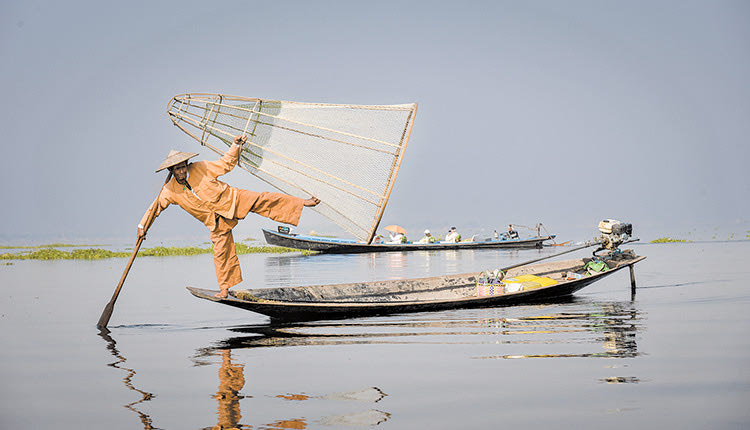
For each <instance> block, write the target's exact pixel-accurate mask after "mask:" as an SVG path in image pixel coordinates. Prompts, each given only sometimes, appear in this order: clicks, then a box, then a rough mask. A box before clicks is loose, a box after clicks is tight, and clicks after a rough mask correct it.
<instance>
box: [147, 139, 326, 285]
mask: <svg viewBox="0 0 750 430" xmlns="http://www.w3.org/2000/svg"><path fill="white" fill-rule="evenodd" d="M246 141H247V136H245V135H240V136H237V137H235V138H234V145H232V146H231V148H229V150H227V152H225V153H224V156H223V157H221V158H220V159H219V160H217V161H198V162H194V163H188V160H189V159H191V158H193V157H195V156H197V155H198V154H194V153H189V152H180V151H174V150H172V151H170V152H169V155H168V156H167V159H166V160H164V162H163V163H161V165H160V166H159V168H158V169H157V170H156V171H157V172H160V171H162V170H164V169H169V171H170V172H171V174H172V175H173V176H174V177H173V178H172V179H171V180H169V181H168V182H167V183H166V184H164V187H163V188H162V190H161V192H160V193H159V196H158V197H157V198H156V200H154V202H153V203H152V204H151V206H150V207H149V209H148V211H146V214H145V215H144V216H143V218H142V219H141V222H140V223H139V224H138V238H141V237H143V238H144V239H145V236H146V230H147V229H148V227H149V226H150V225H147V224H148V223H149V218H150V215H151V214H150V213H151V211H153V215H152V216H153V218H151V219H152V220H153V219H155V218H156V217H157V216H159V214H160V213H161V212H162V211H163V210H164V209H166V208H167V207H168V206H169V205H170V204H177V205H179V206H180V207H181V208H183V209H184V210H185V211H186V212H188V213H189V214H190V215H192V216H194V217H195V218H196V219H198V221H200V222H202V223H203V224H205V225H206V227H208V229H209V230H210V231H211V242H213V244H214V266H215V269H216V280H217V281H218V283H219V289H220V291H219V293H217V294H216V297H217V298H225V297H227V295H228V294H229V288H231V287H233V286H235V285H237V284H239V283H240V282H242V271H241V270H240V262H239V259H238V258H237V253H236V251H235V247H234V237H233V236H232V229H233V228H234V227H235V226H236V225H237V222H238V220H241V219H244V218H245V216H247V214H248V213H249V212H255V213H257V214H259V215H263V216H265V217H267V218H270V219H272V220H274V221H278V222H281V223H285V224H292V225H295V226H296V225H297V224H298V223H299V219H300V216H301V215H302V208H303V207H312V206H316V205H317V204H318V203H320V200H319V199H317V198H315V197H310V198H309V199H307V200H305V199H302V198H299V197H294V196H290V195H288V194H282V193H268V192H262V193H257V192H254V191H248V190H243V189H239V188H235V187H231V186H229V185H227V184H225V183H224V182H221V181H219V180H218V179H216V178H217V177H218V176H221V175H223V174H226V173H228V172H230V171H231V170H232V169H233V168H234V166H236V165H237V161H238V159H239V156H240V153H241V151H242V145H243V144H244V143H245V142H246Z"/></svg>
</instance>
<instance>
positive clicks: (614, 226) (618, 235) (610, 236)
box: [599, 219, 633, 249]
mask: <svg viewBox="0 0 750 430" xmlns="http://www.w3.org/2000/svg"><path fill="white" fill-rule="evenodd" d="M599 232H600V233H601V235H600V236H599V243H600V244H601V247H602V248H604V249H617V247H618V246H620V244H622V243H623V242H625V241H626V240H628V239H630V236H631V235H632V234H633V225H632V224H630V223H625V222H620V221H618V220H616V219H605V220H602V221H601V222H600V223H599Z"/></svg>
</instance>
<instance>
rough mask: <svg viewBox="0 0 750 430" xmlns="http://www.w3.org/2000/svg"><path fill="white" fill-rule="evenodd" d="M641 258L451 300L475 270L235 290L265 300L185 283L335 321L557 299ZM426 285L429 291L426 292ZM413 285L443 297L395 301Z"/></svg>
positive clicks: (285, 312)
mask: <svg viewBox="0 0 750 430" xmlns="http://www.w3.org/2000/svg"><path fill="white" fill-rule="evenodd" d="M645 258H646V257H634V258H631V259H628V260H625V261H622V262H619V263H618V264H617V266H616V267H614V268H611V269H610V270H608V271H605V272H602V273H598V274H594V275H591V276H586V277H583V278H581V279H576V280H569V281H564V282H559V283H557V284H555V285H550V286H547V287H542V288H536V289H532V290H529V291H519V292H514V293H506V294H500V295H494V296H486V297H480V296H464V297H456V298H451V297H449V294H446V293H450V292H452V291H459V290H461V291H462V294H463V292H465V291H468V290H471V289H472V288H473V289H476V277H475V276H476V274H462V275H451V276H443V277H434V278H421V279H405V280H397V281H378V282H367V283H354V284H336V285H321V286H313V287H290V288H273V289H257V290H241V291H247V292H249V293H252V294H255V295H257V296H260V297H271V298H273V297H278V299H265V298H257V297H255V296H251V297H252V300H248V299H241V298H238V297H235V296H232V295H230V296H229V297H227V298H224V299H219V298H216V297H214V294H216V293H217V291H212V290H204V289H199V288H194V287H188V290H189V291H190V293H192V294H193V295H194V296H196V297H198V298H201V299H206V300H210V301H213V302H217V303H221V304H224V305H228V306H233V307H237V308H240V309H245V310H248V311H252V312H256V313H259V314H263V315H266V316H269V317H271V319H273V320H281V321H307V320H320V319H339V318H350V317H360V316H372V315H385V314H394V313H407V312H427V311H440V310H447V309H457V308H475V307H491V306H510V305H518V304H529V303H535V302H547V301H550V300H554V299H558V298H563V297H568V296H570V295H572V294H573V293H575V292H576V291H578V290H580V289H582V288H584V287H586V286H588V285H590V284H592V283H594V282H596V281H598V280H601V279H603V278H604V277H607V276H609V275H611V274H613V273H615V272H617V271H619V270H622V269H624V268H626V267H631V266H633V265H634V264H635V263H637V262H639V261H641V260H643V259H645ZM570 261H581V260H570ZM561 263H565V262H561ZM558 265H559V263H558ZM534 267H535V266H527V268H522V271H521V272H518V273H532V274H533V273H539V274H543V273H542V272H540V271H534ZM536 267H544V268H547V267H553V270H559V269H554V268H555V267H562V266H552V265H550V264H549V263H545V264H540V265H536ZM510 273H511V272H509V275H510ZM549 273H551V272H549ZM513 276H516V275H513ZM430 288H432V289H431V290H429V289H430ZM417 289H420V290H421V291H423V292H424V291H428V290H429V291H430V292H431V293H432V295H434V296H440V295H443V296H444V297H439V298H436V299H430V298H429V297H428V298H427V299H424V300H400V299H399V298H398V296H399V293H403V294H407V293H409V292H411V293H414V292H415V291H417ZM386 290H387V291H386ZM367 291H370V292H371V293H370V294H369V296H367V295H366V294H363V293H362V292H367ZM384 291H385V292H384ZM329 293H330V294H336V295H339V296H341V295H346V294H356V301H354V300H353V299H352V301H349V300H348V298H347V297H344V296H341V297H342V298H341V299H336V301H326V300H325V299H324V300H319V299H317V298H316V297H317V296H319V295H320V294H329ZM351 297H353V296H351Z"/></svg>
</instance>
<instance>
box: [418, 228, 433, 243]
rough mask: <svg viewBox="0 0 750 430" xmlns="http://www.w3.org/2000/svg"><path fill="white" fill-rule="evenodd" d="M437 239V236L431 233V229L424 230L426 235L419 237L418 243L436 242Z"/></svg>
mask: <svg viewBox="0 0 750 430" xmlns="http://www.w3.org/2000/svg"><path fill="white" fill-rule="evenodd" d="M436 241H437V239H435V236H433V235H432V234H430V230H425V231H424V237H423V238H421V239H419V241H418V242H417V243H435V242H436Z"/></svg>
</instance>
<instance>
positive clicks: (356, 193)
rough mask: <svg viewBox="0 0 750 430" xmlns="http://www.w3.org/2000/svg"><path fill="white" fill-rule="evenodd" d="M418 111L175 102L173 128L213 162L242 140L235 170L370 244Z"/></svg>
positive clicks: (213, 98)
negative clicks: (306, 201) (308, 203)
mask: <svg viewBox="0 0 750 430" xmlns="http://www.w3.org/2000/svg"><path fill="white" fill-rule="evenodd" d="M416 110H417V105H416V103H414V104H403V105H388V106H364V105H339V104H323V103H299V102H290V101H279V100H264V99H256V98H247V97H236V96H226V95H219V94H181V95H178V96H175V97H174V98H173V99H172V100H171V101H170V103H169V108H168V112H169V116H170V118H171V119H172V122H174V124H175V125H177V126H178V127H180V129H182V130H183V131H184V132H185V133H187V134H188V135H190V136H191V137H193V138H194V139H195V140H197V141H198V142H200V143H201V144H202V145H205V146H207V147H209V148H211V149H212V150H214V151H216V152H217V153H219V154H222V153H223V152H224V151H223V150H224V149H226V147H228V146H230V145H232V143H233V141H234V137H235V136H237V135H239V134H246V135H247V138H248V139H247V143H246V144H245V145H244V150H243V152H242V155H241V157H240V167H241V168H243V169H245V170H247V171H248V172H250V173H252V174H253V175H255V176H257V177H258V178H260V179H262V180H264V181H265V182H267V183H269V184H270V185H272V186H273V187H275V188H277V189H278V190H280V191H282V192H284V193H287V194H291V195H294V196H297V197H302V198H308V197H310V196H315V197H318V198H319V199H320V200H321V204H319V205H318V206H316V207H315V208H314V209H315V210H316V211H317V212H319V213H320V214H322V215H324V216H325V217H326V218H328V219H330V220H331V221H333V222H335V223H336V224H338V225H340V226H341V227H342V228H344V229H345V230H347V231H349V232H350V233H352V234H353V235H354V236H356V237H357V238H359V239H360V240H363V241H365V242H368V243H369V242H371V241H372V238H373V236H374V234H375V230H376V229H377V227H378V224H379V223H380V218H381V217H382V214H383V210H384V209H385V205H386V203H387V202H388V197H389V195H390V192H391V189H392V188H393V183H394V181H395V179H396V174H397V173H398V169H399V165H400V164H401V158H402V156H403V153H404V149H405V148H406V144H407V142H408V140H409V133H410V131H411V126H412V123H413V122H414V115H415V114H416Z"/></svg>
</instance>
